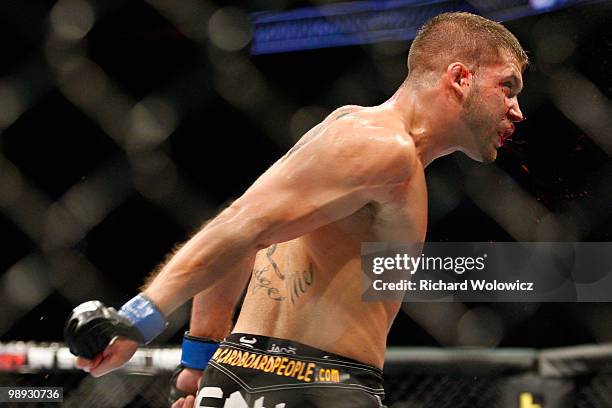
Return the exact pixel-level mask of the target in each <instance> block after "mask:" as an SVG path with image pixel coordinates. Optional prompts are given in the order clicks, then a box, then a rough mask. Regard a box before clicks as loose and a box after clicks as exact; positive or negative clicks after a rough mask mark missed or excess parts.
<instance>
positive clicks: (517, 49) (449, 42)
mask: <svg viewBox="0 0 612 408" xmlns="http://www.w3.org/2000/svg"><path fill="white" fill-rule="evenodd" d="M503 52H506V53H509V54H510V55H511V56H513V57H514V58H515V59H516V61H517V62H518V64H519V66H520V68H521V70H524V69H525V67H526V66H527V65H528V64H529V57H528V56H527V53H526V52H525V50H523V47H521V44H520V43H519V42H518V40H517V39H516V37H515V36H514V35H513V34H512V33H511V32H510V31H508V29H507V28H506V27H504V26H503V25H501V24H499V23H497V22H495V21H491V20H488V19H486V18H484V17H481V16H477V15H475V14H470V13H464V12H458V13H443V14H440V15H438V16H436V17H434V18H433V19H431V20H430V21H428V22H427V23H425V24H424V25H423V26H422V27H421V28H420V29H419V32H418V33H417V36H416V37H415V39H414V41H413V42H412V45H411V46H410V52H409V53H408V75H409V76H413V75H419V74H421V73H425V72H439V71H442V70H445V69H446V67H447V66H448V65H449V64H450V63H452V62H456V61H457V62H462V63H464V64H466V65H467V66H468V67H470V69H477V67H478V65H481V64H486V63H487V62H494V61H497V60H499V58H500V57H501V55H502V53H503Z"/></svg>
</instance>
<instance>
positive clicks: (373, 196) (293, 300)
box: [65, 13, 528, 408]
mask: <svg viewBox="0 0 612 408" xmlns="http://www.w3.org/2000/svg"><path fill="white" fill-rule="evenodd" d="M527 63H528V59H527V55H526V54H525V52H524V51H523V49H522V48H521V46H520V44H519V43H518V41H517V40H516V38H515V37H514V36H513V35H512V34H511V33H510V32H509V31H508V30H507V29H506V28H504V27H503V26H502V25H500V24H498V23H495V22H492V21H490V20H487V19H485V18H482V17H479V16H475V15H472V14H468V13H446V14H442V15H439V16H438V17H435V18H434V19H433V20H431V21H430V22H428V23H426V24H425V25H424V26H423V27H422V28H421V30H420V31H419V33H418V35H417V37H416V38H415V40H414V41H413V43H412V46H411V48H410V52H409V55H408V69H409V73H408V76H407V78H406V80H405V81H404V83H403V84H402V85H401V86H400V88H399V89H398V90H397V92H396V93H395V94H394V95H393V96H392V97H391V98H390V99H389V100H388V101H386V102H384V103H383V104H381V105H379V106H375V107H360V106H345V107H342V108H339V109H337V110H336V111H334V112H333V113H332V114H330V115H329V116H328V117H327V118H326V119H325V120H324V121H323V122H321V123H320V124H318V125H317V126H315V127H314V128H313V129H311V130H310V131H309V132H308V133H306V134H305V135H304V136H303V137H302V139H301V140H300V141H299V142H298V143H297V144H296V145H295V146H294V147H293V148H292V149H291V150H290V151H289V152H288V153H287V154H286V155H285V156H284V157H282V158H281V159H280V160H278V161H277V162H276V163H275V164H274V165H273V166H272V167H271V168H269V169H268V170H267V171H266V172H265V173H264V174H263V175H262V176H261V177H260V178H259V179H258V180H257V181H256V182H255V183H254V184H253V185H252V186H251V187H250V188H249V189H248V190H247V191H246V192H245V193H244V194H243V195H242V196H241V197H240V198H239V199H237V200H236V201H235V202H234V203H232V204H231V205H230V206H229V207H228V208H227V209H225V210H224V211H222V212H221V213H220V214H219V215H218V216H217V217H215V218H214V219H213V220H211V221H210V222H209V223H207V224H205V225H204V226H203V227H202V229H201V230H200V231H199V232H198V233H197V234H196V235H195V236H193V237H192V238H191V239H190V240H189V241H187V242H186V243H185V244H184V245H183V246H182V247H181V248H180V249H179V250H178V251H177V252H176V253H175V254H174V255H173V256H172V257H171V259H170V260H169V261H168V262H167V263H166V264H165V265H164V266H163V267H162V268H161V269H160V271H159V272H158V273H157V274H154V276H153V277H152V278H151V279H150V280H149V282H148V283H147V284H146V285H145V287H144V289H143V292H142V293H141V294H140V295H138V296H136V297H135V298H134V299H132V300H131V301H129V302H128V303H126V304H125V305H124V306H123V307H122V308H121V309H120V311H119V312H117V311H115V310H114V309H112V308H109V307H106V306H104V305H103V304H101V303H100V302H95V301H92V302H86V303H84V304H83V305H81V306H79V307H77V308H76V309H75V310H74V311H73V313H72V315H71V317H70V318H69V320H68V322H67V324H66V329H65V334H66V340H67V343H68V345H69V346H70V349H71V351H72V352H73V353H75V354H76V355H78V356H81V357H79V358H78V359H77V365H78V366H79V367H80V368H83V369H85V370H86V371H89V372H90V373H91V374H92V375H94V376H100V375H103V374H105V373H108V372H109V371H112V370H114V369H117V368H119V367H121V366H122V365H123V364H124V363H125V362H126V361H127V360H128V359H129V358H130V357H131V356H132V355H133V353H134V352H135V351H136V349H137V347H138V345H139V344H145V343H147V342H149V341H150V340H151V339H152V338H154V337H155V336H156V335H158V334H159V333H160V332H161V331H162V330H163V329H164V327H165V316H168V314H170V313H171V312H172V311H173V310H175V309H176V308H177V307H179V306H180V305H181V304H183V303H184V302H185V301H187V300H188V299H190V298H192V297H194V296H195V299H194V311H193V321H192V323H191V330H192V332H191V333H190V335H187V336H186V340H185V342H184V347H183V362H184V363H185V366H186V367H191V368H200V369H202V368H204V367H206V369H205V371H204V374H203V376H202V381H201V386H200V389H199V391H198V393H197V395H196V396H195V398H194V396H193V395H191V396H189V397H187V398H182V399H180V400H178V401H177V402H176V403H175V404H174V407H191V406H194V405H195V406H196V407H266V408H296V407H325V408H330V407H332V408H338V407H347V408H348V407H351V408H354V407H380V406H382V402H381V401H382V399H383V397H384V391H383V387H382V377H381V371H380V370H381V369H382V367H383V362H384V354H385V346H386V337H387V333H388V331H389V328H390V326H391V323H392V322H393V320H394V318H395V316H396V314H397V313H398V311H399V308H400V303H399V302H363V301H362V299H361V295H362V290H363V287H362V281H361V270H360V266H361V265H360V245H361V242H364V241H407V242H422V241H423V240H424V239H425V231H426V223H427V194H426V185H425V175H424V168H425V167H426V166H427V165H428V164H429V163H431V162H432V161H433V160H434V159H436V158H438V157H440V156H443V155H446V154H449V153H452V152H454V151H457V150H460V151H462V152H464V153H465V154H467V155H468V156H469V157H471V158H472V159H474V160H478V161H481V162H492V161H494V160H495V159H496V156H497V148H499V147H500V146H501V145H502V143H503V141H504V139H505V138H507V137H509V136H510V135H511V134H512V132H513V131H514V125H513V122H518V121H521V120H522V119H523V116H522V113H521V111H520V109H519V104H518V101H517V95H518V94H519V92H520V91H521V89H522V86H523V84H522V72H523V70H524V68H525V66H526V65H527ZM247 282H248V288H247V291H246V296H245V299H244V303H243V305H242V309H241V311H240V315H239V317H238V320H237V322H236V325H235V327H234V328H233V330H232V334H231V335H229V336H227V337H225V336H226V334H227V332H228V330H229V328H230V326H231V316H232V312H233V309H234V307H235V305H236V303H237V302H238V300H239V297H240V295H241V293H242V291H243V289H244V287H245V286H246V285H247ZM196 336H198V337H196ZM200 337H206V338H208V339H210V340H221V339H222V338H223V337H225V340H224V341H223V342H221V343H220V344H218V343H216V342H213V341H209V340H206V339H202V338H200ZM111 338H113V341H112V342H111V343H110V345H108V341H109V340H110V339H111ZM197 376H199V373H195V372H194V371H192V370H191V371H190V370H187V369H185V370H183V371H182V372H181V373H180V375H179V377H178V384H177V385H178V387H179V388H183V389H187V388H189V386H191V387H193V386H194V378H195V377H197Z"/></svg>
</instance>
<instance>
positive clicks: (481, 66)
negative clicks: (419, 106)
mask: <svg viewBox="0 0 612 408" xmlns="http://www.w3.org/2000/svg"><path fill="white" fill-rule="evenodd" d="M527 64H528V57H527V54H526V53H525V51H524V50H523V48H522V47H521V45H520V44H519V42H518V40H517V39H516V37H514V35H512V33H510V31H508V30H507V29H506V28H505V27H504V26H502V25H501V24H499V23H496V22H494V21H491V20H487V19H486V18H483V17H480V16H477V15H474V14H469V13H444V14H440V15H438V16H437V17H435V18H433V19H432V20H430V21H429V22H428V23H426V24H425V25H424V26H423V27H422V28H421V29H420V30H419V33H418V34H417V36H416V38H415V39H414V41H413V43H412V46H411V47H410V52H409V54H408V79H409V81H410V82H412V83H420V84H422V85H426V86H428V85H429V86H431V85H434V84H435V85H436V86H438V87H439V88H440V89H441V90H442V92H443V93H444V101H445V102H444V106H443V107H441V108H442V109H445V111H446V112H445V114H447V115H449V117H450V118H452V119H453V126H452V131H453V132H454V133H455V135H456V136H458V137H456V138H455V140H457V141H458V142H457V143H458V146H457V148H458V149H459V150H461V151H463V152H465V153H466V154H467V155H468V156H470V157H471V158H473V159H475V160H479V161H484V162H490V161H493V160H495V159H496V157H497V148H498V147H500V146H501V144H502V143H503V140H504V139H505V138H507V137H509V136H510V135H511V134H512V132H513V131H514V125H513V122H518V121H521V120H523V114H522V113H521V110H520V108H519V104H518V100H517V95H518V93H519V92H520V91H521V89H522V86H523V80H522V72H523V71H524V69H525V67H526V66H527Z"/></svg>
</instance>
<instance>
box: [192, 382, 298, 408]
mask: <svg viewBox="0 0 612 408" xmlns="http://www.w3.org/2000/svg"><path fill="white" fill-rule="evenodd" d="M223 397H224V394H223V390H222V389H221V388H219V387H204V388H202V389H201V390H200V391H198V393H197V394H196V399H195V403H194V405H193V406H194V407H202V408H215V407H211V406H204V405H203V403H204V401H203V400H204V398H208V399H211V398H215V399H218V400H222V399H223ZM264 398H265V397H260V398H257V399H256V400H255V403H254V404H253V408H266V406H264V403H265V401H264ZM215 406H217V405H215ZM286 406H287V403H285V402H281V403H278V404H275V405H274V407H272V408H285V407H286ZM223 408H249V405H248V403H247V401H246V400H245V399H244V397H243V396H242V394H240V391H234V392H233V393H231V394H230V395H229V397H228V398H225V404H223Z"/></svg>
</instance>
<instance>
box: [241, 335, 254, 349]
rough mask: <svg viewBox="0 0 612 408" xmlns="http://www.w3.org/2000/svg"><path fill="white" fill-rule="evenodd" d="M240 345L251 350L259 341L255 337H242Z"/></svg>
mask: <svg viewBox="0 0 612 408" xmlns="http://www.w3.org/2000/svg"><path fill="white" fill-rule="evenodd" d="M239 341H240V344H242V345H244V346H246V347H249V348H253V347H254V345H255V343H257V339H256V338H255V337H253V338H250V339H249V338H246V337H244V336H242V337H240V340H239Z"/></svg>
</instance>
